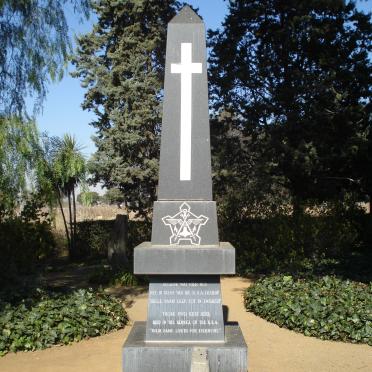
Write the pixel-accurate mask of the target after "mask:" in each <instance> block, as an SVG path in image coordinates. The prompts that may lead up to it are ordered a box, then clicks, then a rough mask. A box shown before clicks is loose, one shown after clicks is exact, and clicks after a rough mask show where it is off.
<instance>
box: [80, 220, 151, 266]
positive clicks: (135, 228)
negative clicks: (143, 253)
mask: <svg viewBox="0 0 372 372" xmlns="http://www.w3.org/2000/svg"><path fill="white" fill-rule="evenodd" d="M114 224H115V220H99V221H83V222H78V223H77V242H76V247H77V251H78V253H77V255H78V256H79V257H84V258H102V257H107V249H108V242H109V240H110V238H111V233H112V230H113V228H114ZM150 236H151V225H149V223H148V222H145V221H129V226H128V249H129V251H128V258H129V259H130V258H131V257H132V252H133V248H134V247H135V246H136V245H138V244H139V243H141V242H143V241H145V240H148V239H150Z"/></svg>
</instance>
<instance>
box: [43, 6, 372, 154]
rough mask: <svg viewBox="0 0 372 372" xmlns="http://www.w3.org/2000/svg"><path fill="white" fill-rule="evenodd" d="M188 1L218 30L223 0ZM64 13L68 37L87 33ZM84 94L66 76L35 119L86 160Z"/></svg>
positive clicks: (87, 133)
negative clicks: (68, 140) (69, 138)
mask: <svg viewBox="0 0 372 372" xmlns="http://www.w3.org/2000/svg"><path fill="white" fill-rule="evenodd" d="M188 2H189V4H191V5H192V6H194V7H197V8H199V14H200V15H201V16H202V17H203V19H204V22H205V23H206V27H207V29H208V28H212V29H215V28H218V27H219V26H220V25H221V22H222V21H223V19H224V17H225V14H226V12H227V3H226V2H225V1H224V0H192V1H191V0H190V1H188ZM357 4H358V8H359V9H361V10H363V11H366V12H371V11H372V0H367V1H365V0H359V1H358V3H357ZM66 14H67V18H68V22H69V25H70V28H71V33H72V35H73V34H82V33H86V32H88V31H90V29H91V27H92V24H93V22H94V18H92V19H90V20H89V21H85V22H84V23H79V22H78V21H77V19H76V15H74V13H73V12H72V10H70V9H67V11H66ZM72 69H73V67H72V66H69V71H72ZM84 93H85V90H84V89H83V88H81V87H80V81H79V80H78V79H73V78H72V77H71V76H70V75H69V73H66V74H65V77H64V78H63V79H62V81H61V82H58V83H55V84H51V85H50V86H49V93H48V95H47V98H46V101H45V103H44V108H43V111H42V112H41V114H39V115H38V116H37V118H36V120H37V123H38V125H39V129H40V131H41V132H44V131H46V132H48V133H49V134H50V135H53V136H62V135H63V134H64V133H69V134H73V135H74V136H75V137H76V139H77V141H78V142H79V144H80V145H82V146H83V147H84V150H83V152H84V154H85V155H86V156H87V157H89V156H90V155H91V154H92V153H93V152H94V151H95V146H94V144H93V142H92V140H91V136H92V135H93V134H94V130H93V128H92V127H91V126H90V125H89V122H90V121H91V120H92V119H93V117H94V115H93V114H92V113H90V112H88V111H83V110H82V109H81V103H82V102H83V99H84Z"/></svg>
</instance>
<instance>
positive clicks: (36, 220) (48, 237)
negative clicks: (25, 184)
mask: <svg viewBox="0 0 372 372" xmlns="http://www.w3.org/2000/svg"><path fill="white" fill-rule="evenodd" d="M43 204H44V203H43V201H42V198H40V196H39V195H35V196H34V197H33V198H32V199H29V200H27V201H26V204H25V205H24V207H23V210H22V212H21V214H20V216H12V217H9V218H6V219H5V220H3V221H0V241H1V244H0V256H1V260H0V282H1V283H2V285H8V284H10V283H11V282H12V281H14V280H17V277H18V276H19V275H21V274H30V273H32V272H33V271H34V270H35V269H36V267H37V265H38V263H39V262H40V261H41V260H43V259H44V258H46V257H48V256H50V255H51V253H53V250H54V248H55V241H54V237H53V233H52V228H51V221H50V219H49V216H48V214H47V213H46V212H44V211H43V210H42V207H43Z"/></svg>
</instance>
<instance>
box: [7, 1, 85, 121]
mask: <svg viewBox="0 0 372 372" xmlns="http://www.w3.org/2000/svg"><path fill="white" fill-rule="evenodd" d="M67 3H70V4H72V5H73V7H74V10H75V11H77V12H78V13H81V12H83V13H85V15H86V16H87V15H88V8H89V6H88V1H87V0H23V1H14V0H2V1H0V30H1V33H0V70H1V74H0V102H1V103H0V115H1V114H22V113H24V112H25V111H26V103H25V99H26V96H27V95H31V96H32V95H33V98H35V102H36V108H40V105H41V102H42V101H43V99H44V98H45V95H46V92H47V83H48V80H49V78H50V79H51V80H56V79H60V78H62V75H63V70H64V68H65V65H66V63H67V59H68V53H69V52H70V51H71V46H70V40H69V36H68V25H67V21H66V17H65V9H64V6H65V4H67Z"/></svg>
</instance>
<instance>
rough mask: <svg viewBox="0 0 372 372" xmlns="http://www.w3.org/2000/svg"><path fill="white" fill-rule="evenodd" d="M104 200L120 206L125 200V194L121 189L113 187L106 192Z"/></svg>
mask: <svg viewBox="0 0 372 372" xmlns="http://www.w3.org/2000/svg"><path fill="white" fill-rule="evenodd" d="M103 200H104V201H105V202H106V203H107V204H117V205H118V206H120V204H121V203H123V202H124V201H125V196H124V193H123V192H122V191H121V190H119V189H117V188H113V189H109V190H107V191H106V192H105V194H104V195H103Z"/></svg>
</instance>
